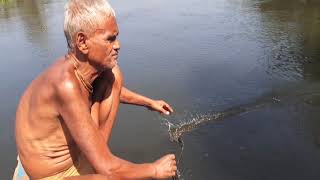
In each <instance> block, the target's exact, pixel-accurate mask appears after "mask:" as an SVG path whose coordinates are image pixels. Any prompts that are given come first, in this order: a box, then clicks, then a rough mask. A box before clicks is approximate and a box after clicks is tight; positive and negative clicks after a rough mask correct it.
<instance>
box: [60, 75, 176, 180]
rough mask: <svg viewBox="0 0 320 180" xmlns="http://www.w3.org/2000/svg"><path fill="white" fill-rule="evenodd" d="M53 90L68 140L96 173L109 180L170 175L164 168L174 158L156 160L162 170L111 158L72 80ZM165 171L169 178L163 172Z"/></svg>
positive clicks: (78, 88) (157, 166)
mask: <svg viewBox="0 0 320 180" xmlns="http://www.w3.org/2000/svg"><path fill="white" fill-rule="evenodd" d="M70 79H72V78H70ZM56 90H57V100H58V111H59V113H60V114H61V116H62V118H63V120H64V122H65V124H66V126H67V128H68V130H69V132H70V134H71V136H72V138H73V139H74V141H75V142H76V144H77V145H78V147H79V149H80V150H81V151H82V152H83V153H84V155H85V156H86V158H87V159H88V160H89V162H90V164H91V165H92V166H93V168H94V169H95V170H96V172H97V173H99V174H102V175H106V176H108V177H110V178H111V179H150V178H159V177H161V176H163V177H170V176H172V175H174V172H172V169H171V168H170V169H169V168H168V167H165V166H164V165H167V164H169V163H172V162H175V161H174V155H168V156H165V157H164V158H163V159H160V160H161V162H162V167H160V166H161V164H156V162H155V163H146V164H134V163H130V162H128V161H125V160H122V159H120V158H117V157H115V156H114V155H113V154H112V153H111V151H110V149H109V148H108V147H107V145H106V144H105V142H104V139H103V137H102V135H101V133H100V132H99V130H98V127H97V126H96V125H95V124H94V122H93V120H92V118H91V115H90V112H89V108H88V105H87V104H86V103H85V101H84V99H83V97H82V96H81V94H80V87H79V85H78V84H77V83H76V80H75V79H72V80H64V81H63V82H61V83H60V85H59V86H58V87H57V89H56ZM163 164H164V165H163ZM175 168H176V166H175ZM169 170H170V174H168V172H167V171H169ZM172 173H173V174H172Z"/></svg>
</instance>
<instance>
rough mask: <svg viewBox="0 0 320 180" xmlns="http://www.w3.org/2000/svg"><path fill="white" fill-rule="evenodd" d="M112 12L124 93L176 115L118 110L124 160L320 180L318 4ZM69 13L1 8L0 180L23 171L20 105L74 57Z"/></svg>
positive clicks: (217, 175) (47, 5)
mask: <svg viewBox="0 0 320 180" xmlns="http://www.w3.org/2000/svg"><path fill="white" fill-rule="evenodd" d="M110 2H111V4H112V5H113V7H114V8H115V10H116V14H117V21H118V24H119V28H120V37H119V39H120V41H121V51H120V58H119V64H120V67H121V69H122V71H123V74H124V76H125V84H126V86H127V87H128V88H130V89H132V90H135V91H138V92H140V93H142V94H145V95H147V96H149V97H153V98H156V99H164V100H166V101H168V102H169V103H170V104H171V105H172V106H173V107H174V109H175V112H174V113H173V114H172V115H171V116H169V117H168V116H160V115H158V114H157V113H155V112H151V111H148V110H146V109H144V108H141V107H133V106H128V105H123V106H121V108H120V111H119V115H118V118H117V119H118V121H117V124H116V125H115V128H114V132H113V135H112V139H111V143H110V146H111V149H112V151H113V152H114V153H115V154H116V155H118V156H120V157H122V158H125V159H128V160H130V161H134V162H146V161H147V162H150V161H153V160H155V159H156V158H158V157H160V156H162V155H164V154H166V153H175V154H176V155H177V159H179V164H178V168H179V174H180V175H179V177H178V179H184V180H190V179H192V180H202V179H204V180H207V179H223V180H242V179H243V180H258V179H259V180H263V179H266V180H269V179H272V180H277V179H279V180H280V179H281V180H282V179H291V180H295V179H296V180H301V179H308V180H313V179H319V177H320V171H319V167H320V149H319V147H320V121H319V117H320V116H319V115H320V83H319V80H320V63H319V58H320V4H319V1H317V0H202V1H199V0H189V1H182V0H177V1H169V0H154V1H148V0H138V1H124V0H117V1H115V0H111V1H110ZM64 4H65V0H56V1H52V0H44V1H40V0H25V1H23V0H2V1H0V48H1V60H0V82H1V89H0V92H1V93H0V100H1V103H0V120H1V121H0V143H1V145H2V146H1V147H2V148H1V149H0V159H1V162H0V169H1V170H0V172H1V173H0V179H10V177H11V175H12V173H13V170H14V167H15V165H16V150H15V142H14V118H15V108H16V105H17V103H18V100H19V97H20V96H21V94H22V92H23V91H24V89H25V88H26V86H27V85H28V84H29V83H30V81H31V80H32V79H33V78H35V77H36V76H37V74H39V73H40V72H41V71H43V70H44V69H45V68H47V67H48V66H49V65H50V64H51V63H52V62H54V60H55V59H56V58H57V57H59V56H62V55H64V54H65V53H66V42H65V39H64V35H63V30H62V24H63V23H62V22H63V6H64ZM169 126H170V127H169ZM181 148H183V150H182V149H181Z"/></svg>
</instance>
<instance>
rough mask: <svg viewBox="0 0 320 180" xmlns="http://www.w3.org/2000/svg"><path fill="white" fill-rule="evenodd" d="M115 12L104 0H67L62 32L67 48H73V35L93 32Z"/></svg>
mask: <svg viewBox="0 0 320 180" xmlns="http://www.w3.org/2000/svg"><path fill="white" fill-rule="evenodd" d="M110 16H115V12H114V10H113V9H112V7H111V6H110V4H109V3H108V2H107V1H106V0H69V2H68V3H67V4H66V5H65V13H64V26H63V29H64V34H65V36H66V39H67V43H68V47H69V50H72V49H73V48H74V38H75V35H76V34H77V33H78V32H80V31H82V32H84V33H87V34H90V33H93V32H94V31H95V30H96V29H98V28H99V27H101V25H102V24H103V23H105V20H106V17H110Z"/></svg>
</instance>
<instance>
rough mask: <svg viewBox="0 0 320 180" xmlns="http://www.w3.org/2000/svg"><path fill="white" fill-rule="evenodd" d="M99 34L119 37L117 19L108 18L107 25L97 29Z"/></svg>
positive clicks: (104, 24)
mask: <svg viewBox="0 0 320 180" xmlns="http://www.w3.org/2000/svg"><path fill="white" fill-rule="evenodd" d="M96 32H97V33H104V34H111V35H117V34H118V32H119V29H118V25H117V21H116V19H115V17H113V16H111V17H107V19H106V21H105V23H103V24H102V26H100V28H98V29H96Z"/></svg>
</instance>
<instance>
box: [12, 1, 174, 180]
mask: <svg viewBox="0 0 320 180" xmlns="http://www.w3.org/2000/svg"><path fill="white" fill-rule="evenodd" d="M64 31H65V35H66V38H67V42H68V47H69V53H68V54H67V55H65V56H64V57H61V58H60V59H58V60H57V61H56V63H54V64H53V65H52V66H50V67H49V68H48V69H47V70H46V71H44V72H43V73H42V74H41V75H39V76H38V77H37V78H36V79H35V80H33V81H32V83H31V84H30V85H29V87H28V88H27V90H26V91H25V92H24V94H23V96H22V97H21V100H20V103H19V105H18V108H17V114H16V143H17V149H18V154H19V156H18V165H17V168H16V171H15V175H14V179H19V178H21V177H22V178H26V179H28V178H30V179H64V178H66V179H68V178H70V179H152V178H153V179H162V178H168V177H171V176H174V175H175V172H176V169H177V167H176V161H175V156H174V155H173V154H168V155H166V156H164V157H162V158H160V159H159V160H157V161H155V162H153V163H144V164H135V163H131V162H128V161H125V160H123V159H120V158H118V157H116V156H114V155H113V154H112V153H111V152H110V149H109V148H108V146H107V143H108V141H109V138H110V134H111V130H112V127H113V124H114V121H115V119H116V114H117V111H118V108H119V103H120V102H123V103H129V104H136V105H141V106H147V107H148V108H151V109H153V110H156V111H159V112H161V113H165V114H169V112H172V111H173V110H172V108H171V107H170V106H169V105H168V104H167V103H165V102H164V101H161V100H158V101H156V100H152V99H149V98H147V97H144V96H142V95H138V94H136V93H134V92H132V91H130V90H128V89H126V88H125V87H123V77H122V74H121V71H120V69H119V66H118V65H117V60H118V53H119V49H120V44H119V41H118V40H117V38H116V37H117V35H118V27H117V23H116V19H115V17H114V11H113V9H112V8H111V7H110V5H109V4H108V3H107V2H106V1H105V0H85V1H84V0H71V1H70V2H68V4H67V5H66V7H65V20H64Z"/></svg>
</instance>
